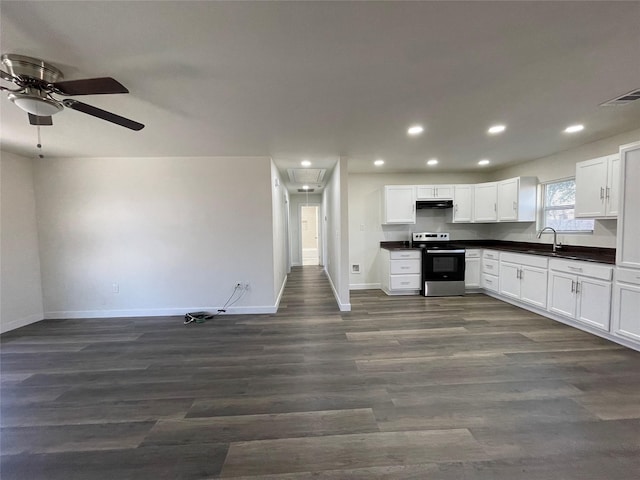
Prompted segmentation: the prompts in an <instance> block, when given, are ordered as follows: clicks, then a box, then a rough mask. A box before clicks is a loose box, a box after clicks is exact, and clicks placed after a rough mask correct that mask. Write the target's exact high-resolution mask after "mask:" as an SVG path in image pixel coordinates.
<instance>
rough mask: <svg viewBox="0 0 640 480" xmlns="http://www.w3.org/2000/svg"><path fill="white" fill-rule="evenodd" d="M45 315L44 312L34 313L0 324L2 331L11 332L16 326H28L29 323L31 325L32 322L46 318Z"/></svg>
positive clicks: (0, 331) (0, 330)
mask: <svg viewBox="0 0 640 480" xmlns="http://www.w3.org/2000/svg"><path fill="white" fill-rule="evenodd" d="M44 318H45V317H44V316H43V314H42V313H34V314H32V315H27V316H26V317H23V318H17V319H16V320H11V321H9V322H6V323H3V324H2V325H0V333H5V332H10V331H11V330H15V329H16V328H20V327H26V326H27V325H31V324H32V323H36V322H39V321H40V320H44Z"/></svg>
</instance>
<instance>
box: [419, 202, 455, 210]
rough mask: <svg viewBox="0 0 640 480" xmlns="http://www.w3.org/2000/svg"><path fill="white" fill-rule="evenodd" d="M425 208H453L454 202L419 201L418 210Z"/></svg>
mask: <svg viewBox="0 0 640 480" xmlns="http://www.w3.org/2000/svg"><path fill="white" fill-rule="evenodd" d="M423 208H453V200H418V201H417V202H416V209H418V210H420V209H423Z"/></svg>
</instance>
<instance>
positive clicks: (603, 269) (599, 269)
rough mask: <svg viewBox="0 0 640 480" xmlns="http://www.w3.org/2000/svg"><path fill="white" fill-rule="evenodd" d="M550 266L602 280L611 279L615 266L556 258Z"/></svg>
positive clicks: (556, 269) (557, 270)
mask: <svg viewBox="0 0 640 480" xmlns="http://www.w3.org/2000/svg"><path fill="white" fill-rule="evenodd" d="M549 268H550V269H551V270H555V271H556V272H564V273H572V274H574V275H582V276H584V277H592V278H599V279H601V280H609V281H610V280H611V278H612V276H613V267H610V266H607V265H602V264H594V263H589V262H579V261H573V260H557V259H555V258H554V259H551V261H550V262H549Z"/></svg>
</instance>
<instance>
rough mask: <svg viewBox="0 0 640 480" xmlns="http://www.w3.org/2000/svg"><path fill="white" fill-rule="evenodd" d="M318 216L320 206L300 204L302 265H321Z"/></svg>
mask: <svg viewBox="0 0 640 480" xmlns="http://www.w3.org/2000/svg"><path fill="white" fill-rule="evenodd" d="M318 217H319V207H318V206H317V205H301V206H300V245H301V248H302V265H320V248H319V241H318V233H319V230H320V229H319V227H318Z"/></svg>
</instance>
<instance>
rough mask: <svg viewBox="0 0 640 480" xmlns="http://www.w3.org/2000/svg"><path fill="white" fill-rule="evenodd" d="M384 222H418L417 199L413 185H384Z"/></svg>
mask: <svg viewBox="0 0 640 480" xmlns="http://www.w3.org/2000/svg"><path fill="white" fill-rule="evenodd" d="M384 195H385V196H384V218H383V223H416V199H415V189H414V187H413V185H392V186H386V187H384Z"/></svg>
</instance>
